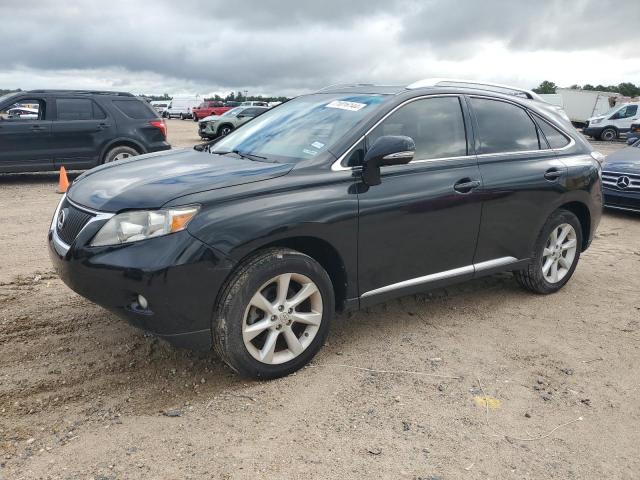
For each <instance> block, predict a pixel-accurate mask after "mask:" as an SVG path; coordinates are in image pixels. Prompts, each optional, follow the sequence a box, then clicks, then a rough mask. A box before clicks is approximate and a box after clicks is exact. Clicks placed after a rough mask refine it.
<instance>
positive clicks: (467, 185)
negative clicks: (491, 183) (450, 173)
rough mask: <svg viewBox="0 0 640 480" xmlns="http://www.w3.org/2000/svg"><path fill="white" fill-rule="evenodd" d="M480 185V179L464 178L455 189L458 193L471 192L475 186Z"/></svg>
mask: <svg viewBox="0 0 640 480" xmlns="http://www.w3.org/2000/svg"><path fill="white" fill-rule="evenodd" d="M479 186H480V180H471V179H470V178H463V179H462V180H459V181H458V182H457V183H456V184H455V185H454V186H453V189H454V190H455V191H456V192H458V193H469V192H470V191H471V190H473V189H474V188H478V187H479Z"/></svg>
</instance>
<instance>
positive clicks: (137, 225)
mask: <svg viewBox="0 0 640 480" xmlns="http://www.w3.org/2000/svg"><path fill="white" fill-rule="evenodd" d="M199 208H200V207H197V206H190V207H181V208H171V209H166V210H137V211H131V212H124V213H121V214H119V215H116V216H114V217H111V219H109V221H108V222H107V223H105V224H104V225H103V227H102V228H101V229H100V231H99V232H98V233H97V234H96V236H95V237H93V240H92V241H91V246H92V247H100V246H104V245H119V244H122V243H130V242H137V241H139V240H146V239H147V238H153V237H160V236H162V235H167V234H169V233H174V232H179V231H180V230H184V229H185V228H187V224H188V223H189V222H190V221H191V219H192V218H193V217H194V215H195V214H196V213H197V212H198V209H199Z"/></svg>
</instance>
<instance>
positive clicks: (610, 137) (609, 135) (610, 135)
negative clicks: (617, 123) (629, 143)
mask: <svg viewBox="0 0 640 480" xmlns="http://www.w3.org/2000/svg"><path fill="white" fill-rule="evenodd" d="M617 138H618V132H617V131H616V129H615V128H605V129H604V130H602V133H600V140H602V141H604V142H613V141H614V140H615V139H617Z"/></svg>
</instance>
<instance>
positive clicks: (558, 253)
mask: <svg viewBox="0 0 640 480" xmlns="http://www.w3.org/2000/svg"><path fill="white" fill-rule="evenodd" d="M577 238H578V237H577V235H576V231H575V229H574V228H573V227H572V226H571V225H569V224H568V223H563V224H561V225H558V226H557V227H556V228H554V229H553V230H552V231H551V234H550V235H549V238H548V239H547V243H546V246H545V247H544V250H543V252H542V275H543V276H544V279H545V280H546V281H547V282H549V283H558V282H560V281H561V280H562V279H563V278H564V277H565V276H567V274H568V273H569V271H570V270H571V266H572V265H573V262H574V260H575V258H576V251H577V248H578V240H577Z"/></svg>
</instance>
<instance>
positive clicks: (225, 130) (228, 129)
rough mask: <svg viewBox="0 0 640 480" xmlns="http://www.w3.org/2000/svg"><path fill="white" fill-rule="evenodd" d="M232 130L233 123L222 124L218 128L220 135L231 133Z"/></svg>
mask: <svg viewBox="0 0 640 480" xmlns="http://www.w3.org/2000/svg"><path fill="white" fill-rule="evenodd" d="M232 131H233V127H232V126H231V125H222V126H221V127H220V128H219V129H218V136H219V137H225V136H227V135H229V134H230V133H231V132H232Z"/></svg>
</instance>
